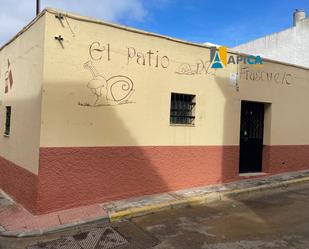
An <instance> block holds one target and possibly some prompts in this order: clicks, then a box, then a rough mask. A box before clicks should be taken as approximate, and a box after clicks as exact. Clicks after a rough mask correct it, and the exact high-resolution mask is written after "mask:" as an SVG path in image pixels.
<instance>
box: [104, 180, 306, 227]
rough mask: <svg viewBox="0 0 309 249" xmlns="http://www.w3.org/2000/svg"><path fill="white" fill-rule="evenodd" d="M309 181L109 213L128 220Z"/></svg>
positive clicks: (116, 218)
mask: <svg viewBox="0 0 309 249" xmlns="http://www.w3.org/2000/svg"><path fill="white" fill-rule="evenodd" d="M306 182H309V176H308V177H303V178H299V179H292V180H287V181H282V182H276V183H272V184H266V185H261V186H256V187H250V188H245V189H234V190H227V191H218V192H213V193H209V194H205V195H200V196H194V197H185V198H180V199H179V200H175V201H169V202H166V203H161V204H156V205H148V206H144V207H140V208H132V209H128V210H123V211H119V212H114V213H111V214H109V219H110V222H115V221H121V220H127V219H131V218H134V217H139V216H143V215H147V214H153V213H157V212H160V211H163V210H168V209H178V208H183V207H193V206H202V205H205V204H206V203H211V202H216V201H221V200H225V199H228V198H229V197H240V196H242V195H250V194H255V193H257V192H259V193H262V192H266V191H268V190H275V189H280V188H281V189H285V188H287V187H289V186H294V185H298V184H302V183H306Z"/></svg>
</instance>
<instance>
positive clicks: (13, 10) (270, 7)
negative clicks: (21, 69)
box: [0, 0, 309, 47]
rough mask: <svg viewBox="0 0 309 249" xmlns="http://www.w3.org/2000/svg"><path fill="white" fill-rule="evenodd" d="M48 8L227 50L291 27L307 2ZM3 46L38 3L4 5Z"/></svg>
mask: <svg viewBox="0 0 309 249" xmlns="http://www.w3.org/2000/svg"><path fill="white" fill-rule="evenodd" d="M41 1H42V7H46V6H50V7H57V8H61V9H65V10H68V11H72V12H76V13H79V14H82V15H87V16H93V17H96V18H99V19H103V20H107V21H112V22H116V23H119V24H124V25H128V26H132V27H135V28H139V29H143V30H146V31H151V32H155V33H159V34H164V35H168V36H172V37H175V38H180V39H184V40H188V41H192V42H197V43H204V42H211V43H216V44H220V45H225V46H228V47H233V46H235V45H237V44H241V43H244V42H246V41H249V40H253V39H256V38H259V37H262V36H264V35H266V34H270V33H273V32H278V31H281V30H283V29H286V28H288V27H290V26H291V25H292V13H293V11H294V10H295V9H296V8H298V9H305V10H306V11H307V13H308V12H309V1H308V0H267V1H266V0H258V1H248V0H246V1H245V0H233V1H228V0H227V1H220V0H217V1H214V0H41ZM0 6H1V9H0V45H1V44H3V43H4V42H5V41H7V40H8V39H9V38H10V37H12V36H13V35H14V34H15V33H17V32H18V31H19V30H20V29H21V28H22V27H23V26H25V25H26V24H27V23H28V22H29V21H30V20H31V19H32V18H33V17H34V10H35V0H0Z"/></svg>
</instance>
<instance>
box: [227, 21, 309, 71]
mask: <svg viewBox="0 0 309 249" xmlns="http://www.w3.org/2000/svg"><path fill="white" fill-rule="evenodd" d="M232 49H233V50H235V51H239V52H242V53H248V54H253V55H261V56H263V57H265V58H269V59H273V60H279V61H283V62H287V63H291V64H296V65H301V66H305V67H309V18H306V19H304V20H302V21H300V22H299V23H297V25H296V26H295V27H291V28H289V29H286V30H283V31H281V32H278V33H274V34H271V35H268V36H265V37H262V38H259V39H257V40H254V41H250V42H248V43H245V44H241V45H239V46H236V47H234V48H232Z"/></svg>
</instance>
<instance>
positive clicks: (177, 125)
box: [170, 124, 195, 127]
mask: <svg viewBox="0 0 309 249" xmlns="http://www.w3.org/2000/svg"><path fill="white" fill-rule="evenodd" d="M170 126H176V127H195V125H194V124H170Z"/></svg>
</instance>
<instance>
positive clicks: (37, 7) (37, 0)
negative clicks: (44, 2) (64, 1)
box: [36, 0, 41, 15]
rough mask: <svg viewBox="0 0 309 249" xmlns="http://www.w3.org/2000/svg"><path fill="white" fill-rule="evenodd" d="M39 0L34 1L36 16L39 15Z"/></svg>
mask: <svg viewBox="0 0 309 249" xmlns="http://www.w3.org/2000/svg"><path fill="white" fill-rule="evenodd" d="M40 5H41V0H36V15H38V14H40V9H41V8H40Z"/></svg>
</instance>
